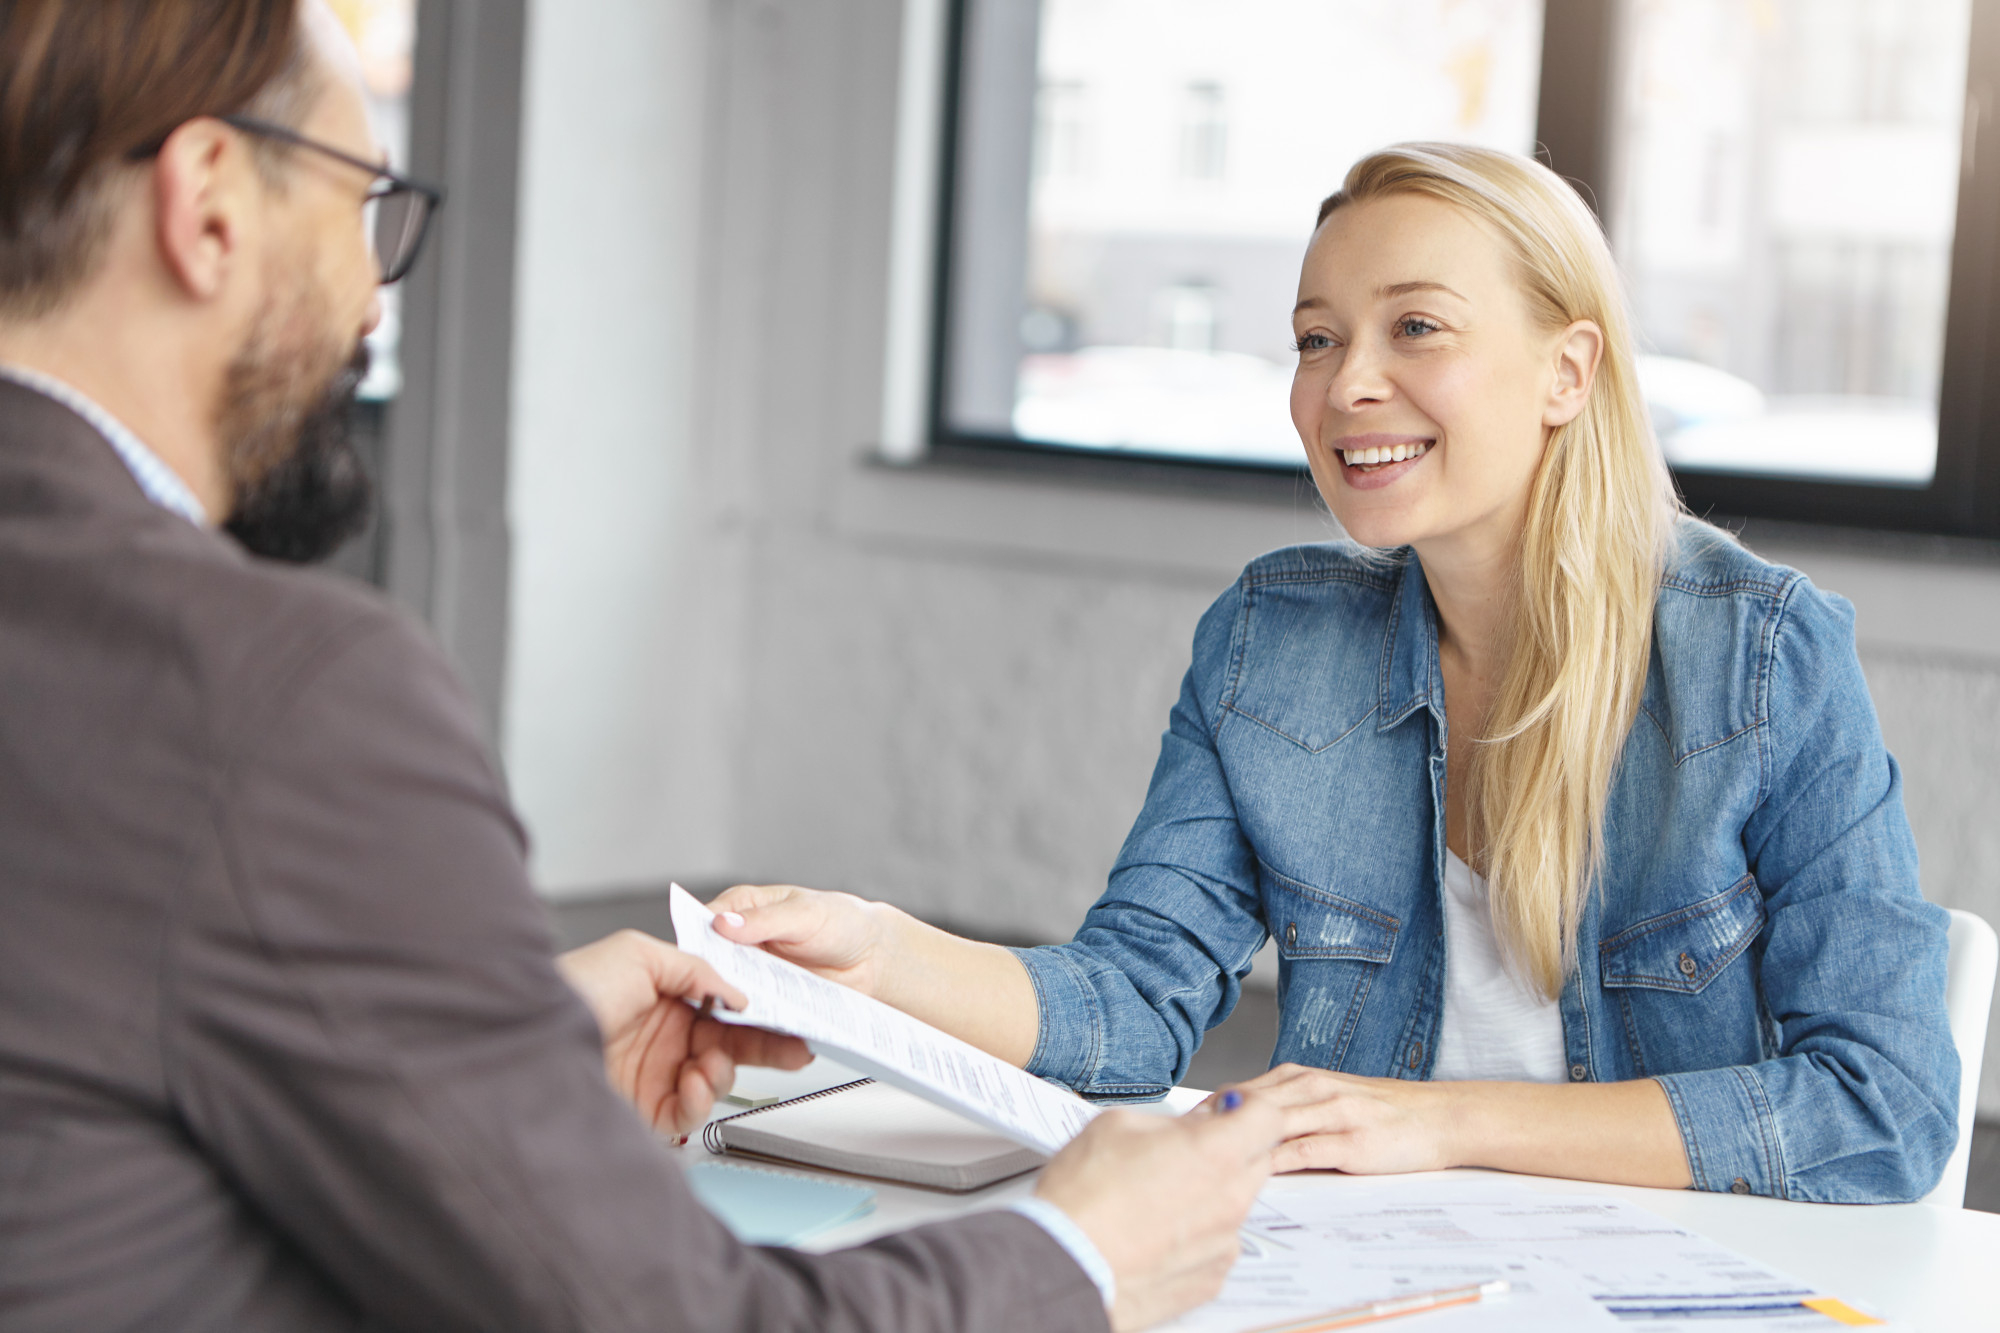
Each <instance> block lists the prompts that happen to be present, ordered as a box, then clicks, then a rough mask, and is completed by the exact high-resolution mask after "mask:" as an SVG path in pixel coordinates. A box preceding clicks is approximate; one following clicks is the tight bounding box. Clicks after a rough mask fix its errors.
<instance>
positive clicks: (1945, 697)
mask: <svg viewBox="0 0 2000 1333" xmlns="http://www.w3.org/2000/svg"><path fill="white" fill-rule="evenodd" d="M577 11H583V12H584V13H586V14H587V15H588V18H587V19H585V18H572V17H571V15H572V13H575V12H577ZM558 13H560V14H561V23H560V24H557V23H555V22H554V21H553V20H554V16H555V15H556V14H558ZM704 16H706V21H705V22H704ZM899 19H900V6H899V5H898V4H897V3H896V0H732V2H729V3H721V2H718V3H715V4H713V5H705V4H701V3H695V2H694V0H674V2H673V3H667V2H666V0H593V3H591V4H589V5H575V4H569V5H565V6H562V7H561V8H560V10H558V8H557V6H555V5H553V4H552V3H550V0H542V3H541V5H540V6H539V7H538V9H537V11H536V14H535V19H534V31H533V39H532V47H531V60H530V66H531V80H530V87H529V98H528V105H527V116H528V126H527V143H528V149H527V152H528V164H527V166H528V170H527V173H526V178H527V180H526V185H525V187H524V191H525V192H524V208H525V215H524V222H525V224H526V235H525V240H524V244H523V250H522V292H523V295H522V298H521V299H522V319H521V321H520V335H519V346H520V348H521V351H520V358H519V373H518V377H517V383H518V388H517V392H518V394H519V395H520V396H519V401H518V405H517V418H516V419H517V423H518V424H517V438H516V456H515V466H516V469H517V470H516V473H515V478H516V482H515V496H516V498H515V502H514V518H515V522H516V525H517V532H516V536H517V541H518V543H519V545H518V550H519V552H520V555H519V561H520V569H521V574H520V577H519V580H518V584H517V594H516V601H515V610H514V626H515V657H514V659H513V663H512V669H511V683H512V688H511V690H510V694H509V702H508V709H509V717H508V732H507V740H506V755H507V761H508V765H509V768H510V770H511V772H512V774H513V777H514V780H515V782H516V784H517V789H518V794H519V796H520V799H521V803H522V806H523V808H524V810H525V811H526V813H527V817H528V819H529V821H530V823H531V825H532V827H533V829H534V831H535V833H536V836H537V838H538V840H539V843H540V846H541V853H540V859H539V861H538V867H539V874H540V876H541V878H542V881H543V883H544V884H545V885H546V886H547V887H548V888H549V889H550V890H551V891H552V892H564V891H572V890H577V889H588V888H593V887H597V888H602V887H609V886H615V885H621V884H641V883H653V884H657V883H659V882H661V881H663V880H664V879H666V878H668V877H669V876H674V875H678V876H683V877H700V876H704V875H713V874H717V873H722V872H734V873H739V874H743V875H746V876H759V877H767V878H774V879H775V878H787V879H793V880H797V881H799V882H804V883H811V884H818V885H823V886H827V887H844V888H850V889H854V890H857V891H860V892H864V893H868V894H871V895H876V896H881V897H887V898H890V899H893V900H895V901H898V902H901V903H903V904H904V905H906V906H908V907H911V908H913V909H915V910H918V911H921V912H925V913H928V914H931V915H935V916H940V917H947V918H950V919H952V920H955V921H958V922H962V923H966V924H969V925H974V926H979V927H984V928H986V929H989V930H996V931H1008V932H1014V933H1020V934H1027V935H1037V936H1043V937H1053V936H1059V935H1061V934H1063V933H1065V932H1066V931H1067V929H1068V928H1069V926H1070V925H1071V924H1073V923H1074V922H1075V920H1076V919H1077V918H1078V917H1079V916H1080V915H1081V913H1082V911H1083V909H1084V908H1085V907H1086V906H1087V905H1088V903H1089V902H1090V901H1091V899H1092V898H1094V897H1095V895H1096V893H1097V891H1098V888H1099V887H1100V886H1101V884H1102V881H1103V876H1104V873H1105V871H1106V869H1107V868H1108V867H1109V865H1110V862H1111V859H1112V857H1113V855H1114V854H1115V853H1116V850H1117V847H1118V844H1119V841H1120V840H1121V838H1122V837H1123V835H1124V832H1125V828H1126V826H1127V824H1128V823H1129V821H1130V820H1131V818H1132V816H1133V814H1134V813H1135V812H1136V810H1137V808H1138V805H1139V801H1140V798H1141V796H1142V795H1143V792H1144V786H1145V782H1146V777H1147V774H1148V772H1149V771H1150V768H1151V765H1152V761H1153V756H1154V752H1155V748H1156V745H1157V741H1158V736H1159V732H1160V730H1161V727H1162V726H1163V724H1164V720H1165V716H1166V709H1167V707H1168V705H1169V703H1170V702H1171V700H1172V698H1173V694H1174V690H1175V688H1176V685H1177V682H1178V679H1179V676H1180V673H1181V671H1182V669H1183V667H1184V665H1185V661H1186V654H1187V649H1188V641H1189V638H1190V636H1191V634H1192V631H1193V627H1194V622H1195V618H1196V616H1197V615H1198V614H1199V613H1200V611H1201V609H1202V608H1203V607H1204V606H1205V605H1206V604H1207V603H1208V601H1209V600H1210V598H1211V597H1213V596H1214V594H1215V593H1216V592H1217V591H1219V590H1220V589H1221V588H1222V587H1224V586H1225V585H1226V584H1227V583H1228V581H1229V580H1230V578H1231V577H1233V575H1234V574H1235V572H1236V570H1237V569H1238V568H1239V567H1240V566H1241V564H1242V563H1243V561H1244V560H1246V559H1248V558H1249V557H1250V556H1252V555H1254V554H1256V553H1257V552H1259V551H1261V550H1264V549H1267V548H1269V547H1272V546H1277V545H1282V544H1285V543H1287V542H1292V541H1298V540H1310V539H1313V538H1316V537H1318V536H1320V535H1322V534H1324V532H1325V531H1326V528H1325V525H1324V522H1323V520H1321V519H1320V518H1319V517H1318V515H1317V511H1316V509H1315V508H1314V506H1313V503H1312V500H1311V497H1310V496H1309V495H1303V494H1301V495H1298V496H1295V497H1293V498H1292V499H1291V500H1290V501H1289V502H1278V503H1270V502H1252V501H1248V500H1243V499H1228V498H1221V497H1217V496H1214V495H1166V494H1157V493H1143V492H1139V491H1135V490H1132V489H1130V488H1125V487H1121V488H1115V489H1107V488H1104V487H1099V486H1088V485H1076V484H1062V483H1056V482H1051V481H1039V480H1034V479H1028V478H1020V477H1015V478H1011V479H1009V478H1004V477H997V476H994V475H990V474H972V473H965V472H949V471H946V470H945V469H940V468H932V469H929V470H923V469H918V470H894V469H887V468H882V467H879V466H873V465H870V464H868V463H866V462H865V461H864V458H865V456H866V455H867V453H868V451H869V450H870V447H871V445H872V444H873V442H874V439H875V435H876V432H877V430H878V427H879V423H880V421H881V419H882V401H881V388H880V386H881V385H882V383H883V361H882V346H883V341H884V339H883V330H884V319H885V313H884V309H885V308H884V296H885V290H886V287H887V275H888V272H889V256H888V253H887V251H888V239H887V238H888V236H889V234H890V215H891V208H890V199H891V194H892V189H891V185H892V182H891V167H892V162H893V156H894V154H893V145H894V127H895V112H896V108H895V105H894V99H895V88H896V86H897V68H898V64H897V59H898V45H897V43H898V34H899V31H900V27H899ZM704 29H705V30H704ZM696 43H705V45H703V46H702V48H701V50H700V51H699V52H698V53H697V52H696V50H695V44H696ZM640 71H644V74H643V76H642V75H641V74H640ZM704 80H705V81H706V90H705V93H704V94H703V95H702V96H700V97H699V98H697V97H696V96H695V94H694V92H693V91H692V90H693V89H694V88H696V87H697V86H698V85H700V84H702V82H703V81H704ZM607 133H608V134H610V135H611V138H610V140H609V141H608V142H603V143H601V144H599V145H598V146H595V147H592V146H590V142H591V139H592V136H603V135H606V134H607ZM579 141H580V142H579ZM593 182H594V183H595V185H596V188H597V189H598V190H600V191H601V192H603V193H601V194H600V195H599V196H598V197H599V198H600V199H602V200H603V201H604V202H605V204H606V207H604V208H602V209H601V210H600V211H601V213H603V214H606V215H607V216H600V217H598V218H597V220H595V221H594V222H592V223H591V224H590V229H589V230H590V235H589V244H588V245H587V246H579V245H577V244H575V243H573V242H572V241H571V240H570V239H569V234H568V232H566V231H558V229H557V228H558V226H559V225H560V226H562V227H565V228H566V227H568V226H570V225H571V224H570V220H571V219H572V218H574V216H575V215H576V211H575V205H574V203H573V202H572V201H574V200H576V199H579V198H583V197H586V195H587V191H586V190H585V188H584V187H585V185H586V184H589V183H593ZM611 205H616V207H612V206H611ZM1767 547H1769V549H1770V550H1771V553H1772V554H1774V555H1777V556H1779V557H1781V558H1785V559H1789V560H1792V561H1793V562H1794V563H1797V564H1799V565H1800V566H1801V567H1803V568H1805V569H1806V570H1807V571H1808V572H1809V573H1813V574H1814V575H1815V577H1817V578H1818V579H1819V580H1820V581H1821V582H1823V583H1824V584H1826V585H1827V586H1829V587H1833V588H1835V589H1838V590H1841V591H1844V592H1847V593H1849V594H1850V595H1851V596H1853V597H1854V598H1855V600H1856V602H1857V604H1858V606H1859V608H1860V634H1861V640H1862V652H1863V658H1864V662H1865V664H1866V666H1867V669H1868V672H1869V677H1870V681H1871V683H1872V684H1873V686H1874V688H1875V690H1876V693H1877V697H1878V701H1879V703H1880V705H1881V710H1882V716H1883V725H1884V728H1885V731H1886V732H1887V734H1888V737H1889V742H1890V745H1891V747H1892V748H1893V749H1894V750H1895V751H1896V753H1897V755H1898V757H1899V758H1900V759H1901V760H1902V761H1903V764H1904V770H1905V773H1906V776H1907V780H1908V792H1909V805H1910V813H1911V818H1912V821H1913V822H1914V824H1915V826H1916V829H1917V836H1918V841H1919V845H1920V848H1921V850H1922V853H1923V856H1924V866H1925V880H1926V884H1927V887H1928V889H1929V891H1930V893H1931V894H1932V896H1933V897H1934V898H1936V899H1937V900H1939V901H1941V902H1946V903H1950V904H1953V905H1965V906H1975V907H1977V908H1978V909H1979V910H1981V911H1983V912H1984V913H1985V914H1986V915H1987V916H1988V917H1989V918H1991V919H1994V920H1996V921H2000V819H1996V818H1994V817H1993V807H1994V805H1995V803H1996V798H2000V566H1996V564H1995V562H1994V561H1993V560H1991V559H1990V558H1987V557H1984V556H1981V555H1977V554H1975V556H1973V557H1971V559H1973V560H1974V561H1975V563H1970V564H1968V563H1964V558H1962V557H1951V558H1949V559H1948V558H1945V557H1938V558H1933V559H1929V560H1917V559H1914V558H1912V557H1910V556H1908V555H1907V554H1888V555H1884V554H1867V553H1860V554H1857V553H1855V552H1854V551H1853V550H1852V549H1850V548H1849V547H1846V546H1843V545H1841V544H1840V543H1838V542H1836V543H1834V544H1831V545H1829V544H1827V542H1826V541H1825V540H1824V539H1819V540H1815V539H1813V537H1812V536H1811V534H1807V535H1805V536H1804V537H1801V536H1799V535H1797V534H1791V535H1790V537H1789V540H1788V542H1787V543H1786V544H1784V545H1782V546H1771V545H1770V544H1769V543H1767ZM1980 560H1984V563H1977V562H1978V561H1980ZM1996 1045H2000V1042H1996ZM1987 1068H1988V1071H1989V1072H1988V1075H1987V1081H1986V1085H1985V1086H1986V1094H1987V1095H1986V1102H1985V1106H1986V1109H1987V1111H1988V1113H1989V1114H1990V1113H1996V1112H2000V1052H1996V1055H1995V1056H1992V1057H1989V1059H1988V1062H1987Z"/></svg>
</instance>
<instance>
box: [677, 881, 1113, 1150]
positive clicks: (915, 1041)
mask: <svg viewBox="0 0 2000 1333" xmlns="http://www.w3.org/2000/svg"><path fill="white" fill-rule="evenodd" d="M669 893H670V895H671V896H670V900H669V905H670V907H671V908H672V910H673V916H674V936H675V943H677V944H678V945H679V946H680V948H681V949H682V951H684V952H686V953H691V954H693V955H695V956H696V957H697V958H700V959H702V960H703V961H705V962H707V963H708V964H709V966H711V967H713V968H714V969H715V970H716V971H717V972H720V973H721V974H722V977H723V980H725V981H727V982H729V984H731V985H732V986H734V987H736V988H737V989H738V990H740V991H742V992H743V993H744V994H745V995H747V996H748V997H749V998H750V1003H749V1006H748V1007H747V1008H745V1009H744V1010H743V1012H741V1013H725V1012H722V1011H720V1010H718V1011H716V1014H715V1016H716V1017H717V1018H719V1019H721V1020H723V1021H724V1022H727V1023H751V1024H755V1025H757V1026H759V1027H766V1028H770V1029H772V1030H773V1031H777V1032H789V1033H791V1034H792V1035H794V1036H798V1037H804V1038H805V1039H806V1043H807V1045H809V1046H811V1047H812V1049H813V1051H814V1052H815V1053H817V1054H822V1055H830V1056H832V1057H833V1058H834V1059H836V1060H838V1061H839V1062H840V1063H841V1064H843V1065H846V1066H847V1067H848V1068H850V1069H858V1070H860V1071H861V1072H862V1073H864V1074H872V1075H874V1076H875V1077H876V1078H878V1079H880V1080H881V1081H882V1082H884V1083H887V1084H889V1085H890V1086H892V1087H898V1088H901V1089H903V1091H905V1092H911V1093H915V1094H916V1095H917V1096H919V1097H922V1098H923V1099H924V1100H926V1101H929V1102H932V1103H934V1104H936V1105H938V1106H942V1107H944V1108H946V1109H947V1110H951V1111H956V1112H958V1114H960V1115H962V1116H964V1117H965V1118H966V1119H968V1120H971V1121H974V1122H975V1123H977V1124H981V1125H984V1126H985V1127H986V1128H988V1129H990V1130H992V1131H994V1132H995V1133H997V1134H1003V1135H1005V1136H1006V1137H1008V1138H1009V1139H1012V1140H1013V1141H1014V1142H1016V1143H1018V1144H1021V1145H1022V1146H1023V1147H1027V1148H1033V1149H1034V1150H1035V1151H1036V1152H1039V1153H1041V1154H1043V1155H1044V1156H1053V1155H1054V1154H1055V1153H1056V1152H1058V1151H1060V1150H1061V1148H1062V1146H1063V1145H1064V1144H1066V1143H1068V1142H1069V1141H1070V1140H1071V1139H1073V1138H1075V1137H1076V1136H1077V1135H1078V1134H1080V1133H1082V1132H1083V1127H1084V1126H1085V1125H1087V1124H1089V1123H1090V1121H1091V1119H1092V1117H1094V1116H1095V1115H1096V1114H1097V1108H1096V1107H1094V1106H1092V1105H1091V1104H1090V1103H1088V1102H1086V1101H1084V1100H1083V1098H1081V1097H1079V1096H1077V1095H1076V1094H1075V1093H1073V1092H1070V1091H1069V1090H1068V1089H1066V1088H1059V1087H1057V1086H1055V1085H1054V1084H1053V1083H1045V1082H1043V1081H1042V1080H1041V1079H1038V1078H1036V1077H1035V1076H1034V1075H1032V1074H1029V1073H1025V1072H1023V1071H1022V1070H1019V1069H1016V1068H1015V1067H1014V1066H1013V1065H1010V1064H1008V1063H1007V1062H1006V1061H1005V1060H999V1059H996V1058H994V1057H993V1056H991V1055H988V1054H987V1053H986V1052H985V1051H982V1050H980V1049H979V1048H978V1047H977V1046H974V1045H972V1044H971V1043H969V1042H963V1041H960V1040H959V1039H958V1038H957V1037H954V1036H952V1035H951V1034H950V1033H947V1032H940V1031H939V1030H938V1029H936V1028H934V1027H932V1026H931V1025H930V1024H928V1023H925V1022H923V1021H921V1020H920V1019H915V1018H912V1017H910V1016H909V1015H908V1014H906V1013H903V1012H902V1011H901V1010H897V1009H891V1008H890V1007H889V1006H888V1005H886V1004H883V1003H882V1002H881V1001H880V1000H877V999H873V998H871V997H870V996H866V995H863V994H861V993H860V992H859V991H854V990H849V989H848V988H847V987H845V986H841V985H837V984H835V983H834V982H831V981H828V980H826V978H824V977H818V976H814V975H813V974H812V973H810V972H808V971H806V970H805V969H804V968H802V967H798V966H796V965H794V964H792V963H788V962H786V961H785V960H784V959H782V958H779V957H777V956H776V955H775V954H769V953H766V952H765V951H764V950H762V949H753V948H749V947H747V946H745V945H741V944H738V943H736V942H735V941H734V940H728V939H724V938H723V937H722V936H720V935H718V934H716V933H715V913H713V912H711V911H709V910H708V909H707V908H706V907H703V906H702V905H701V904H700V903H698V902H696V901H695V899H694V895H692V894H690V893H689V892H688V891H687V890H686V889H683V888H682V887H681V886H680V885H678V884H676V885H674V886H672V888H671V889H670V890H669Z"/></svg>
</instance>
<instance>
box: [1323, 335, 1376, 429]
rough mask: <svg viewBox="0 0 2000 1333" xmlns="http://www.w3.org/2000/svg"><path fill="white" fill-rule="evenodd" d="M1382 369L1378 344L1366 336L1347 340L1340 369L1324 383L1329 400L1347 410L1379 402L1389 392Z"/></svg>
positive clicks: (1334, 405)
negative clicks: (1362, 338) (1374, 343)
mask: <svg viewBox="0 0 2000 1333" xmlns="http://www.w3.org/2000/svg"><path fill="white" fill-rule="evenodd" d="M1383 369H1384V368H1383V365H1382V357H1381V352H1380V349H1379V348H1377V347H1375V346H1374V345H1373V344H1372V343H1370V342H1368V341H1366V340H1357V341H1355V342H1352V343H1349V344H1348V346H1347V351H1346V354H1345V355H1344V356H1342V357H1341V360H1340V369H1338V370H1336V371H1335V372H1334V374H1333V379H1332V380H1331V381H1329V382H1328V384H1327V402H1328V404H1329V405H1330V406H1332V407H1335V408H1338V409H1340V410H1341V411H1349V410H1351V409H1353V408H1356V407H1364V406H1366V405H1368V404H1369V403H1379V402H1382V401H1383V400H1384V399H1386V398H1388V397H1389V395H1390V393H1391V392H1392V389H1391V387H1390V384H1389V381H1388V378H1387V376H1386V375H1385V374H1384V373H1383Z"/></svg>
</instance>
